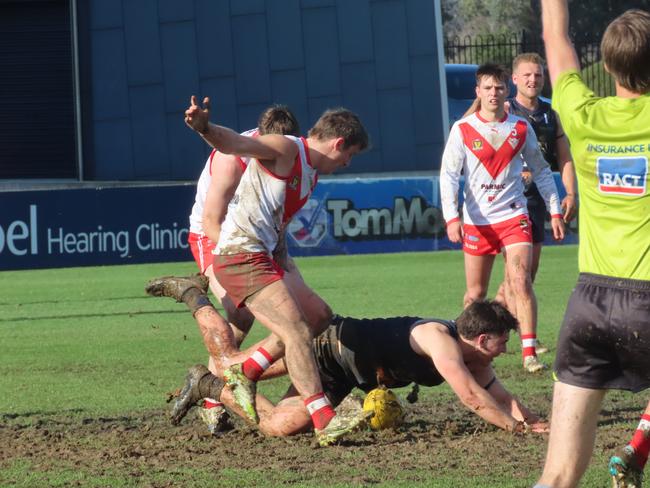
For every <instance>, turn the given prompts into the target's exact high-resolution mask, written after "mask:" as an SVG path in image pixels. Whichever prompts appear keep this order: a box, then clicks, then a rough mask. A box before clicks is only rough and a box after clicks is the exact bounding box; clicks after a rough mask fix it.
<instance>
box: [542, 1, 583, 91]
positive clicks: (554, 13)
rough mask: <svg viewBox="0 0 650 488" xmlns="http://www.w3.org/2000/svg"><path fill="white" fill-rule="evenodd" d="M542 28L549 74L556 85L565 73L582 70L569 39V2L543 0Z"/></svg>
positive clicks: (552, 83)
mask: <svg viewBox="0 0 650 488" xmlns="http://www.w3.org/2000/svg"><path fill="white" fill-rule="evenodd" d="M542 28H543V32H542V37H543V38H544V45H545V46H546V64H547V65H548V73H549V76H550V78H551V85H555V81H556V80H557V78H558V77H559V76H560V75H561V74H562V73H564V72H565V71H568V70H573V69H575V70H579V69H580V62H579V61H578V56H577V54H576V51H575V49H574V47H573V43H572V42H571V39H570V38H569V8H568V6H567V0H542Z"/></svg>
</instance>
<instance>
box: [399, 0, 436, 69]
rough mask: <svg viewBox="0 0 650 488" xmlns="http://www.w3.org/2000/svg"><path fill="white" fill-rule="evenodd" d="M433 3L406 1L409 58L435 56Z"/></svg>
mask: <svg viewBox="0 0 650 488" xmlns="http://www.w3.org/2000/svg"><path fill="white" fill-rule="evenodd" d="M434 8H435V7H434V2H423V1H422V0H406V17H407V20H408V30H407V32H408V40H409V52H410V54H411V56H421V55H430V56H432V55H434V54H436V49H437V48H436V37H435V36H434V35H431V34H432V33H433V32H435V12H434Z"/></svg>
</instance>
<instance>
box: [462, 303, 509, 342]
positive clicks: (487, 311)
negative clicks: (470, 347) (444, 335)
mask: <svg viewBox="0 0 650 488" xmlns="http://www.w3.org/2000/svg"><path fill="white" fill-rule="evenodd" d="M518 325H519V322H518V321H517V319H516V318H515V317H514V316H513V315H512V314H511V313H510V312H509V311H508V309H507V308H506V307H504V306H503V305H502V304H501V303H499V302H497V301H496V300H476V301H474V302H472V303H470V304H469V305H468V306H467V308H466V309H465V310H463V313H461V314H460V315H459V316H458V318H457V319H456V327H457V328H458V333H459V334H460V335H461V336H463V337H465V338H466V339H475V338H476V337H478V336H480V335H481V334H496V335H503V334H505V333H506V332H509V331H511V330H516V329H517V326H518Z"/></svg>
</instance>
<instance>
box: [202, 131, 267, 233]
mask: <svg viewBox="0 0 650 488" xmlns="http://www.w3.org/2000/svg"><path fill="white" fill-rule="evenodd" d="M242 135H243V136H247V137H257V136H258V135H259V131H258V130H257V128H255V129H250V130H247V131H246V132H242ZM217 153H218V151H217V150H216V149H213V150H212V152H211V153H210V156H209V157H208V160H207V161H206V162H205V166H204V167H203V171H201V176H199V181H198V182H197V183H196V196H195V197H194V205H193V206H192V213H190V232H192V233H193V234H203V207H204V205H205V198H206V196H207V194H208V188H210V180H211V179H212V160H213V159H214V157H215V156H216V154H217ZM236 158H237V159H238V161H239V164H240V165H241V167H242V169H243V170H244V171H245V170H246V167H247V166H248V163H249V162H250V158H248V157H239V156H236Z"/></svg>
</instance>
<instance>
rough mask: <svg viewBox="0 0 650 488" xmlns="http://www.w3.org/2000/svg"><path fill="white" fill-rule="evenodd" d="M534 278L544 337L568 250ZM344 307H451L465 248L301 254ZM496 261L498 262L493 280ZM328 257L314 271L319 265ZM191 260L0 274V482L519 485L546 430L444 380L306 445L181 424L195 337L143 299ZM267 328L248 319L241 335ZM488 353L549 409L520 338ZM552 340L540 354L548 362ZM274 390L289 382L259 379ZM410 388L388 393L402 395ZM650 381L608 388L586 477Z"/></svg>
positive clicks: (353, 310)
mask: <svg viewBox="0 0 650 488" xmlns="http://www.w3.org/2000/svg"><path fill="white" fill-rule="evenodd" d="M544 253H545V254H544V258H543V259H544V261H543V263H542V267H541V269H540V274H539V275H538V279H537V283H536V291H537V296H538V301H539V309H540V312H539V313H540V327H539V335H540V337H541V338H542V339H544V340H545V342H546V343H547V344H549V345H551V346H553V344H554V342H555V339H556V336H557V330H558V328H559V323H560V321H561V318H562V314H563V311H564V307H565V304H566V300H567V298H568V295H569V293H570V292H571V289H572V287H573V283H574V282H575V278H576V270H575V259H576V249H575V248H571V247H568V248H548V249H546V250H545V251H544ZM298 264H299V266H300V268H301V270H302V272H303V275H304V276H305V279H306V281H307V282H308V283H310V284H311V286H312V287H313V288H314V289H315V290H317V291H318V292H319V293H320V294H321V295H322V296H323V297H324V298H325V299H326V300H327V301H328V303H329V304H330V305H331V306H332V308H333V309H334V310H336V311H337V312H339V313H342V314H346V315H350V316H356V317H374V316H391V315H421V316H434V317H441V318H452V317H455V316H456V315H457V314H458V313H459V309H460V305H461V299H462V293H463V290H464V281H463V270H462V256H461V255H460V253H453V252H451V253H450V252H446V253H445V252H437V253H411V254H401V255H383V256H382V255H376V256H357V257H352V256H350V257H337V258H311V259H303V260H299V262H298ZM499 268H500V267H499V266H498V265H497V266H496V267H495V277H494V280H493V285H495V286H496V285H497V284H498V279H499V277H500V276H499V273H500V269H499ZM324 270H325V271H324ZM189 272H193V265H192V263H174V264H159V265H143V266H117V267H103V268H77V269H63V270H44V271H28V272H3V273H1V274H0V278H1V279H0V344H1V345H2V348H1V349H0V350H1V351H2V352H1V353H0V487H4V486H23V487H48V486H61V487H68V486H82V487H86V486H88V487H95V486H97V487H99V486H102V487H122V486H124V487H126V486H129V487H135V486H138V487H139V486H142V487H208V486H209V487H214V486H218V487H235V486H242V487H258V486H268V487H274V486H285V485H286V486H289V485H292V486H314V487H316V486H340V487H343V486H373V485H377V486H390V487H414V486H415V487H438V488H442V487H444V488H447V487H449V488H456V487H494V488H514V487H530V486H532V485H533V483H534V482H535V481H536V479H537V476H538V475H539V474H540V472H541V467H542V465H543V459H544V455H545V450H546V441H547V438H546V436H544V435H534V434H529V435H523V436H513V435H511V434H508V433H506V432H504V431H500V430H498V429H496V428H493V427H491V426H488V425H486V424H485V423H484V422H483V421H482V420H480V419H479V418H478V417H477V416H475V415H473V414H472V413H471V412H469V411H467V410H466V409H465V408H464V407H463V406H462V405H461V404H460V403H459V402H458V401H456V399H455V396H454V395H453V393H452V392H451V391H450V390H449V388H448V387H447V386H445V385H442V386H440V387H436V388H422V390H421V392H420V400H419V401H418V402H417V403H415V404H412V405H407V418H406V421H405V423H404V424H403V425H402V426H400V427H399V428H398V429H396V430H394V431H381V432H370V431H366V432H359V433H356V434H354V435H352V436H351V437H350V438H349V439H347V440H346V441H344V442H343V443H341V444H340V445H337V446H333V447H328V448H317V447H315V445H314V442H313V437H312V436H311V435H301V436H296V437H293V438H287V439H277V438H275V439H274V438H264V437H262V436H260V435H259V434H258V433H257V431H256V430H255V429H253V428H251V427H249V426H247V425H244V424H242V423H238V424H237V425H236V428H235V429H234V430H232V431H230V432H228V433H226V434H224V435H223V436H221V437H218V438H216V437H211V436H209V435H208V434H207V433H206V431H205V429H204V427H203V425H202V424H201V422H200V421H199V420H198V418H196V416H195V412H190V414H189V415H188V417H187V418H186V419H185V420H184V421H183V422H182V424H181V425H180V426H178V427H174V426H172V425H171V424H170V422H169V420H168V412H169V407H170V406H169V405H168V404H166V403H165V397H166V393H167V392H169V391H173V390H174V389H175V388H177V387H178V386H180V384H181V383H182V380H183V377H184V375H185V372H186V370H187V368H188V367H189V366H191V365H192V364H195V363H197V362H204V361H205V360H206V358H207V355H206V353H205V350H204V348H203V346H202V344H201V340H200V337H199V334H198V331H197V328H196V325H195V324H194V322H193V320H192V317H191V315H190V314H189V313H188V312H187V311H186V310H185V309H184V308H183V306H182V305H179V304H176V303H174V302H173V301H171V300H166V299H154V298H148V297H146V296H144V293H143V286H144V283H145V282H146V281H147V279H149V278H151V277H154V276H160V275H163V274H187V273H189ZM263 334H264V331H263V330H260V329H259V328H258V329H254V331H253V333H252V335H253V337H251V341H253V340H255V339H258V338H260V337H261V336H262V335H263ZM510 349H511V352H510V353H509V354H506V355H503V356H502V357H499V358H497V360H496V361H495V369H496V371H497V374H498V376H499V378H500V380H501V381H502V383H503V384H504V385H505V386H506V387H507V388H508V389H509V390H511V391H512V392H513V393H515V394H516V395H517V396H518V397H519V398H521V399H522V401H523V402H524V403H525V404H526V405H528V406H529V407H531V408H532V409H533V410H534V411H536V412H539V413H542V414H544V415H547V414H548V412H549V411H550V401H551V391H552V379H551V375H550V373H549V372H548V371H546V372H544V373H543V374H539V375H534V376H531V375H528V374H526V373H524V372H523V370H522V369H521V365H520V361H521V359H520V347H519V345H518V339H517V338H516V337H513V338H512V339H511V343H510ZM552 359H553V353H552V352H551V353H550V354H549V355H546V356H545V357H544V360H545V361H546V362H547V363H551V362H552ZM262 388H263V390H262V391H263V392H264V393H267V394H268V395H269V397H270V398H275V399H277V398H278V397H279V396H280V395H281V394H282V392H283V390H284V388H286V380H275V381H273V382H268V383H266V384H264V386H263V387H262ZM409 391H410V389H408V388H407V389H404V390H399V391H397V393H398V395H399V396H400V398H401V399H404V398H405V397H406V394H407V393H408V392H409ZM647 400H648V396H647V394H644V393H642V394H639V395H636V396H633V395H629V394H614V395H609V396H608V397H607V399H606V402H605V404H604V409H603V414H602V417H601V422H600V429H599V436H598V440H597V444H596V448H595V451H594V455H593V458H592V462H591V465H590V468H589V470H588V472H587V474H586V476H585V478H584V479H583V483H582V486H584V487H593V488H606V487H608V486H611V484H610V480H609V476H608V473H607V470H606V464H607V460H608V459H609V456H610V455H611V454H612V452H613V451H614V449H615V448H616V447H618V446H620V445H623V444H624V443H626V442H627V441H628V440H629V438H630V436H631V435H632V432H633V430H634V428H635V427H636V425H637V423H638V419H639V416H640V413H641V411H642V409H643V407H644V406H645V403H646V402H647Z"/></svg>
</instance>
